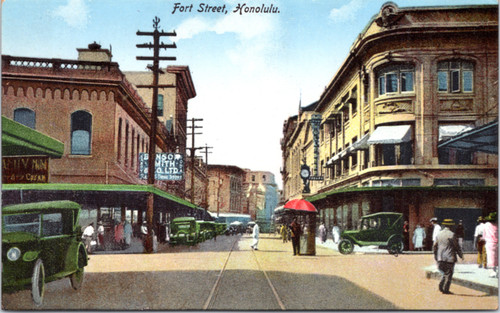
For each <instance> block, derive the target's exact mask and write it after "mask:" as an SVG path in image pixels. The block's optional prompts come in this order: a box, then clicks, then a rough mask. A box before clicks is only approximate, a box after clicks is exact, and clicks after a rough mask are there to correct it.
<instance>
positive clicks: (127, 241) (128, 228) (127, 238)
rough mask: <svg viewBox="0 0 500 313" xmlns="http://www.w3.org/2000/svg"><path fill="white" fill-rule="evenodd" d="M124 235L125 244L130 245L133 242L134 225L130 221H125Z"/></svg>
mask: <svg viewBox="0 0 500 313" xmlns="http://www.w3.org/2000/svg"><path fill="white" fill-rule="evenodd" d="M123 236H124V237H125V246H126V247H127V248H128V247H130V244H131V243H132V225H131V224H130V223H129V222H128V221H125V225H124V226H123Z"/></svg>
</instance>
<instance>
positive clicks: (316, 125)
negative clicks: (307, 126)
mask: <svg viewBox="0 0 500 313" xmlns="http://www.w3.org/2000/svg"><path fill="white" fill-rule="evenodd" d="M310 123H311V129H312V133H313V142H314V173H315V174H316V175H317V174H318V167H319V129H320V126H321V114H313V115H312V117H311V120H310Z"/></svg>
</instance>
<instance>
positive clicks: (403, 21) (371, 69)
mask: <svg viewBox="0 0 500 313" xmlns="http://www.w3.org/2000/svg"><path fill="white" fill-rule="evenodd" d="M314 110H315V112H316V113H318V114H321V116H322V123H321V128H320V143H319V145H320V147H319V150H320V154H319V158H318V160H317V163H318V175H319V176H323V177H324V180H323V181H311V194H307V195H302V196H303V197H305V198H307V199H308V200H310V201H312V202H313V203H314V204H315V205H316V206H317V208H318V209H319V211H320V214H319V218H320V220H321V221H323V222H325V224H326V225H327V227H328V228H329V229H331V227H332V226H333V225H335V224H337V225H339V226H341V228H342V229H351V228H355V227H357V223H358V220H359V218H360V217H361V216H363V215H366V214H369V213H375V212H380V211H392V212H401V213H403V216H404V219H405V220H408V221H409V224H410V240H409V248H410V249H411V248H412V244H411V236H412V234H413V230H414V229H415V227H416V225H417V224H420V225H421V226H424V227H426V228H427V229H428V230H429V231H430V224H429V219H430V218H431V217H434V216H436V217H438V219H439V220H440V221H441V220H443V219H444V218H453V219H455V220H456V221H458V220H463V223H464V226H465V232H466V234H465V236H466V238H465V247H464V248H465V249H466V250H469V249H471V248H472V240H473V233H474V227H475V222H476V219H477V217H478V216H480V215H483V216H484V215H485V214H488V213H489V212H491V211H496V210H497V209H498V207H497V193H498V176H497V170H498V155H497V152H496V150H495V152H494V153H488V152H491V151H484V150H481V149H455V148H451V147H450V146H447V145H446V144H445V143H446V140H447V139H449V138H451V137H455V136H457V135H460V134H463V133H467V132H468V131H469V132H470V131H471V130H479V129H481V127H485V126H486V127H490V126H491V127H493V129H494V132H495V133H496V134H497V133H498V131H497V128H498V126H497V125H498V124H497V123H498V7H497V6H489V5H484V6H447V7H411V8H399V7H398V6H397V5H396V4H394V3H392V2H389V3H386V4H384V5H383V6H382V8H381V10H380V12H378V14H377V15H375V16H374V17H373V18H372V19H371V20H370V21H369V23H368V25H367V26H366V27H365V29H363V30H362V32H361V33H360V35H359V36H358V37H357V39H356V41H355V42H354V43H353V45H352V47H351V49H350V51H349V54H348V56H347V58H346V60H345V61H344V63H343V64H342V65H341V67H340V69H339V70H338V72H337V74H336V75H335V76H334V77H333V78H332V80H331V81H330V83H329V84H328V86H327V88H326V89H325V91H324V92H323V94H322V95H321V97H320V98H319V100H318V103H317V106H316V107H315V109H314ZM302 122H304V123H306V124H308V121H307V119H306V120H305V121H302ZM294 123H296V122H294V118H290V119H289V122H287V123H286V124H285V125H286V126H287V133H288V134H289V133H290V130H288V128H289V127H290V126H293V125H294ZM476 133H478V134H481V132H480V131H477V132H476ZM478 136H479V137H476V138H473V140H472V141H474V140H475V141H481V140H483V139H485V138H481V137H480V135H478ZM310 137H311V135H309V139H308V140H306V141H304V142H302V143H301V144H300V147H301V148H296V149H295V150H294V151H287V150H286V149H287V147H290V146H293V145H296V144H297V143H296V142H294V141H293V140H294V139H293V138H294V137H293V136H290V135H287V134H284V142H282V149H283V155H284V156H285V155H290V154H293V153H295V154H298V156H297V157H296V158H295V160H294V161H293V162H292V163H290V162H289V161H287V160H285V159H284V165H283V170H282V171H283V172H284V173H286V174H287V175H284V177H285V176H286V177H289V176H293V175H295V174H297V175H298V172H299V171H298V169H297V166H298V164H295V163H297V162H299V161H300V164H303V163H304V164H307V165H309V166H310V167H311V168H314V167H315V164H316V159H315V157H314V154H312V153H311V152H310V150H311V149H310V146H312V145H313V142H312V138H310ZM306 138H307V137H306ZM488 140H490V141H492V140H493V141H494V142H493V146H495V147H497V146H498V144H497V141H496V139H491V138H489V139H488ZM490 144H491V143H490ZM294 162H295V163H294ZM292 172H293V173H292ZM295 172H296V173H295ZM286 179H288V178H285V180H284V189H285V196H290V194H287V193H286V191H287V190H296V189H297V188H296V186H291V185H290V183H292V184H293V183H296V182H294V181H293V180H292V181H287V180H286ZM295 197H297V196H295ZM299 197H300V196H299ZM285 200H289V198H288V199H285ZM430 237H431V236H430V235H428V236H427V239H431V238H430ZM429 244H430V242H427V248H430V247H429Z"/></svg>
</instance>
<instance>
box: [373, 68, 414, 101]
mask: <svg viewBox="0 0 500 313" xmlns="http://www.w3.org/2000/svg"><path fill="white" fill-rule="evenodd" d="M414 75H415V70H414V67H413V65H411V64H400V65H390V66H386V67H384V68H382V69H381V70H380V71H379V72H378V73H377V77H378V94H379V96H382V95H387V94H396V93H405V92H413V91H414Z"/></svg>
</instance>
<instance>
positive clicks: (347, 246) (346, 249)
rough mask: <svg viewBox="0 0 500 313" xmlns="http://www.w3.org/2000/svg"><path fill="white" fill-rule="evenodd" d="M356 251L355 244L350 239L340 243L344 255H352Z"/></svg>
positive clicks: (340, 250) (340, 249)
mask: <svg viewBox="0 0 500 313" xmlns="http://www.w3.org/2000/svg"><path fill="white" fill-rule="evenodd" d="M352 251H354V244H353V243H352V242H351V241H350V240H349V239H342V240H341V241H340V242H339V252H340V253H342V254H350V253H352Z"/></svg>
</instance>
